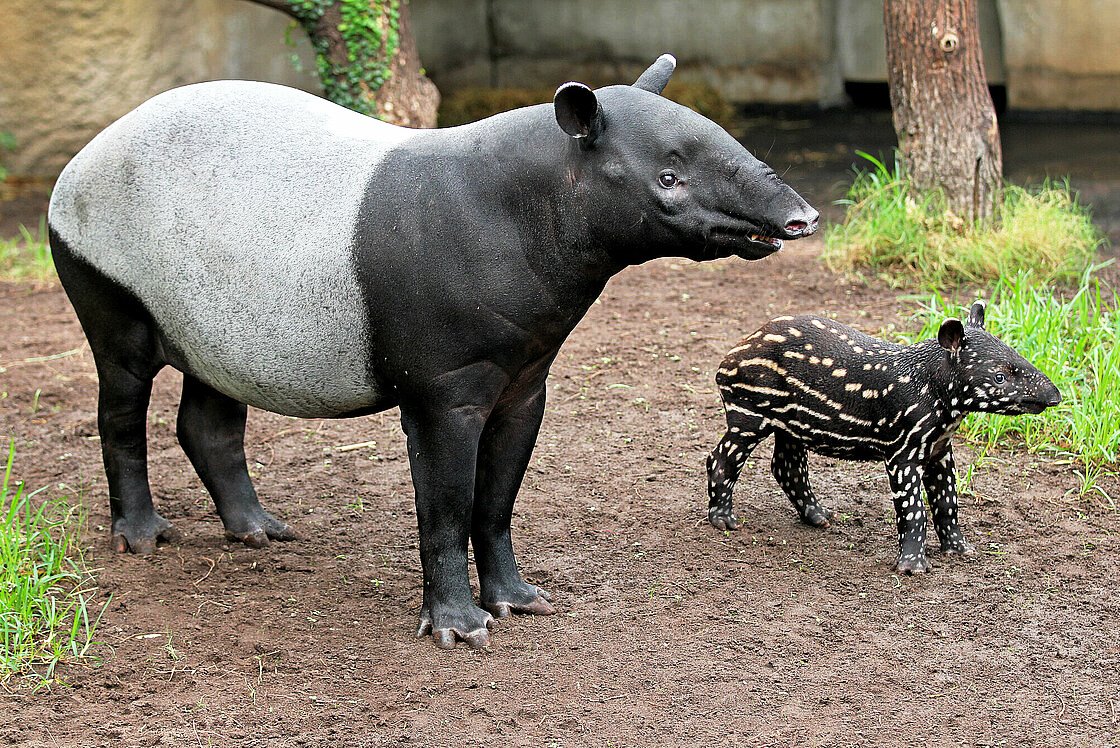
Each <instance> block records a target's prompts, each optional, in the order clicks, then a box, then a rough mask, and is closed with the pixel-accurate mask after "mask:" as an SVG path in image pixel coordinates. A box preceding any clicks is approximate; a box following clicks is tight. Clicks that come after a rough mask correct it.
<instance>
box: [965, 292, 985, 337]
mask: <svg viewBox="0 0 1120 748" xmlns="http://www.w3.org/2000/svg"><path fill="white" fill-rule="evenodd" d="M987 307H988V304H987V302H985V301H984V300H983V299H977V300H976V303H975V304H973V305H972V309H969V310H968V326H969V327H979V328H980V329H981V330H982V329H984V310H985V309H987Z"/></svg>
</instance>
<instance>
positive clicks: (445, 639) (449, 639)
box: [416, 604, 494, 649]
mask: <svg viewBox="0 0 1120 748" xmlns="http://www.w3.org/2000/svg"><path fill="white" fill-rule="evenodd" d="M470 608H471V610H470V611H469V612H468V611H465V610H464V611H458V612H449V613H446V614H444V615H442V616H440V617H439V619H440V620H439V624H440V625H438V626H437V625H436V624H435V623H433V621H432V616H431V614H430V613H429V612H428V610H427V608H425V609H423V610H421V611H420V626H419V627H418V628H417V629H416V638H417V639H420V638H422V637H425V636H427V635H428V634H431V635H432V641H433V642H435V645H436V646H437V647H439V648H440V649H454V648H455V645H456V644H457V643H458V642H460V641H461V642H465V643H466V645H467V646H468V647H470V648H471V649H489V648H490V629H491V628H493V627H494V617H493V616H492V615H490V614H489V613H487V612H486V611H484V610H483V609H482V608H479V607H476V606H475V605H474V604H471V606H470Z"/></svg>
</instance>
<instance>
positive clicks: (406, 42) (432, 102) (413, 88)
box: [249, 0, 440, 127]
mask: <svg viewBox="0 0 1120 748" xmlns="http://www.w3.org/2000/svg"><path fill="white" fill-rule="evenodd" d="M249 1H250V2H254V3H256V4H258V5H264V6H266V7H269V8H273V9H275V10H279V11H281V12H282V13H285V14H287V15H289V16H291V17H292V18H294V19H295V20H296V21H297V22H298V23H299V24H300V26H302V27H303V29H304V30H305V31H306V32H307V35H308V37H309V38H310V39H311V45H312V46H313V47H314V48H315V51H316V59H317V62H318V70H319V78H320V80H321V81H322V82H323V88H324V91H325V93H326V96H327V98H328V99H330V100H332V101H334V102H335V103H337V104H341V105H343V106H346V107H349V108H351V109H354V110H356V111H359V112H362V113H363V114H370V115H373V116H376V117H379V118H380V119H383V120H385V121H386V122H391V123H393V124H395V125H404V126H406V127H435V126H436V110H437V109H438V107H439V98H440V97H439V91H438V90H437V89H436V87H435V84H433V83H432V82H431V81H430V80H428V78H427V77H426V76H425V75H424V74H423V73H422V72H421V66H420V56H419V54H417V51H416V41H415V39H413V37H412V28H411V22H410V19H409V11H408V2H407V0H368V2H369V10H368V14H369V17H370V18H372V20H373V22H374V23H375V24H376V25H377V28H378V29H379V32H380V36H381V39H382V40H383V41H382V44H381V45H380V50H379V51H377V50H375V51H374V52H373V53H372V54H378V55H381V56H384V55H385V50H386V48H387V47H388V46H389V45H388V44H387V43H386V41H385V40H387V39H389V38H390V37H391V36H392V34H393V31H394V26H395V34H396V36H395V39H396V45H395V48H393V49H391V50H390V54H389V57H388V59H387V60H384V62H386V63H387V65H386V66H385V67H387V70H384V72H372V71H371V70H370V69H368V67H363V63H365V62H368V61H369V60H368V58H369V54H370V53H369V52H368V51H367V50H363V49H356V48H355V46H356V42H353V41H351V40H352V39H354V36H353V35H352V34H347V33H343V31H342V30H341V28H340V25H341V24H343V23H344V20H345V16H344V6H347V5H349V6H351V7H352V6H353V3H352V2H350V3H347V2H345V0H319V1H318V2H311V3H308V2H297V1H296V0H249ZM394 15H396V18H395V21H394V18H393V16H394ZM349 25H350V27H351V28H353V27H355V26H356V24H354V23H353V22H352V21H351V23H350V24H349ZM378 59H380V58H378Z"/></svg>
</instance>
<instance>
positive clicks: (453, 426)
mask: <svg viewBox="0 0 1120 748" xmlns="http://www.w3.org/2000/svg"><path fill="white" fill-rule="evenodd" d="M488 412H489V408H487V407H484V406H480V405H477V404H469V405H449V406H443V407H440V406H439V405H437V404H435V403H433V402H431V401H430V400H429V401H426V402H425V403H424V404H423V405H419V406H406V405H402V406H401V423H402V425H403V426H404V431H405V434H407V436H408V459H409V463H410V465H411V467H412V483H413V486H414V487H415V490H416V517H417V521H418V523H419V526H420V563H421V565H422V566H423V569H424V604H423V607H422V608H421V610H420V627H419V629H418V630H417V632H416V635H417V636H424V635H425V634H429V633H430V634H431V635H432V639H433V640H435V643H436V646H438V647H441V648H445V649H449V648H452V647H454V646H455V643H456V641H458V640H463V641H465V642H466V643H467V644H469V645H470V646H471V647H472V648H480V647H486V646H489V644H490V632H489V631H488V629H489V627H490V626H491V625H493V622H494V618H493V616H491V615H490V614H489V613H487V612H486V611H485V610H483V609H482V608H479V607H478V606H477V605H475V604H474V601H473V599H472V597H471V586H470V579H469V577H468V576H467V539H468V536H469V534H470V526H471V506H472V504H473V501H474V484H475V465H476V461H477V455H478V439H479V436H480V434H481V433H482V427H483V425H484V423H485V420H486V417H487V415H488Z"/></svg>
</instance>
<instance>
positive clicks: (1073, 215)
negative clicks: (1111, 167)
mask: <svg viewBox="0 0 1120 748" xmlns="http://www.w3.org/2000/svg"><path fill="white" fill-rule="evenodd" d="M858 153H859V155H860V156H862V157H863V158H864V159H866V160H867V161H868V162H869V163H870V164H871V168H870V169H867V170H861V171H858V172H857V173H856V178H855V180H854V181H853V183H852V186H851V187H850V188H849V189H848V193H847V196H846V197H845V198H844V199H843V200H841V201H839V204H842V205H846V206H848V210H847V215H846V216H845V218H844V222H843V223H840V224H837V225H834V226H832V227H830V228H829V230H828V233H827V235H826V237H825V251H824V255H823V256H824V259H825V261H826V262H827V263H828V265H829V267H831V268H832V269H833V270H836V271H841V272H859V271H867V272H871V273H873V274H875V275H878V276H881V277H882V278H884V279H885V280H886V281H887V282H888V283H890V284H892V285H895V286H901V285H906V286H911V287H913V286H918V287H922V288H942V287H945V286H954V285H959V284H962V283H986V282H990V281H993V280H995V279H997V278H1000V277H1002V276H1009V275H1014V274H1016V273H1018V272H1020V271H1022V270H1029V271H1031V272H1032V273H1033V274H1034V277H1035V279H1036V280H1037V281H1039V282H1042V283H1054V282H1058V283H1070V282H1075V281H1076V280H1077V279H1078V277H1079V276H1080V275H1081V273H1082V272H1083V271H1084V269H1085V268H1086V267H1087V266H1088V265H1089V264H1090V263H1092V261H1093V257H1094V254H1095V253H1096V251H1097V248H1098V247H1100V246H1101V244H1102V243H1103V242H1104V241H1105V239H1104V236H1103V235H1102V234H1101V232H1100V231H1099V230H1098V229H1097V228H1096V227H1095V226H1093V223H1092V221H1091V220H1090V216H1089V211H1088V209H1087V208H1085V207H1084V206H1082V205H1081V204H1079V203H1078V201H1077V196H1076V195H1075V194H1074V193H1073V192H1072V191H1071V190H1070V187H1069V183H1068V182H1049V181H1048V182H1045V183H1043V184H1042V185H1041V186H1039V187H1034V188H1023V187H1017V186H1014V185H1008V186H1006V187H1005V188H1004V190H1003V196H1002V203H1001V205H1000V206H999V221H998V222H997V223H996V224H995V225H991V226H978V225H975V224H973V223H971V222H968V221H965V220H964V219H962V218H961V217H959V216H956V215H954V214H953V213H951V212H950V211H948V210H947V209H946V208H945V201H944V198H943V196H942V195H940V194H939V193H936V192H935V193H930V194H927V195H922V196H918V195H917V194H916V193H915V192H913V191H912V190H911V189H910V187H909V184H908V183H907V180H906V178H905V176H904V175H903V174H902V169H901V166H900V164H899V162H898V158H897V153H896V158H895V163H894V166H893V167H891V166H887V165H886V164H885V163H883V162H882V161H880V160H879V159H877V158H875V157H874V156H871V155H869V154H867V153H864V152H862V151H859V152H858Z"/></svg>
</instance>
